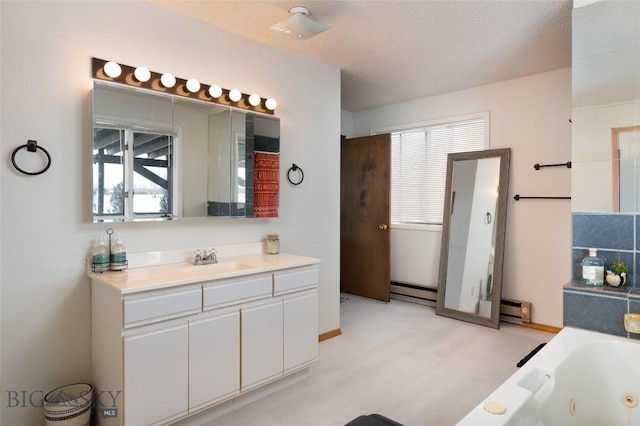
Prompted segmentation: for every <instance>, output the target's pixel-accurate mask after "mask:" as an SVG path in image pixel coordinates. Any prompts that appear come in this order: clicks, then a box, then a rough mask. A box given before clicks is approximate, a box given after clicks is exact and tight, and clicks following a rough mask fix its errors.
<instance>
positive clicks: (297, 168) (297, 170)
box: [287, 163, 304, 185]
mask: <svg viewBox="0 0 640 426" xmlns="http://www.w3.org/2000/svg"><path fill="white" fill-rule="evenodd" d="M291 172H299V175H300V177H299V180H298V181H297V182H294V181H292V180H291ZM287 180H288V181H289V183H290V184H291V185H300V184H301V183H302V181H303V180H304V172H303V171H302V169H301V168H300V167H298V166H296V164H295V163H294V164H293V165H292V166H291V167H289V171H287Z"/></svg>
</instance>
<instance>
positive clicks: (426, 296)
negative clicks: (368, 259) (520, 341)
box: [391, 281, 531, 324]
mask: <svg viewBox="0 0 640 426" xmlns="http://www.w3.org/2000/svg"><path fill="white" fill-rule="evenodd" d="M437 294H438V289H437V288H436V287H422V286H417V285H412V284H404V283H399V282H395V281H391V298H392V299H397V300H404V301H407V302H413V303H419V304H421V305H427V306H433V307H435V306H436V297H437ZM500 320H501V321H504V322H510V323H513V324H522V323H523V322H531V302H522V301H520V300H510V299H502V300H501V303H500Z"/></svg>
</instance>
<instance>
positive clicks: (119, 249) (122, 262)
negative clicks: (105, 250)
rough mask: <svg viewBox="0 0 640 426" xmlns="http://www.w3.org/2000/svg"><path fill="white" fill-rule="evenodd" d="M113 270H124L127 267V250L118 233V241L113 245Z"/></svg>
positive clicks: (111, 266) (111, 265)
mask: <svg viewBox="0 0 640 426" xmlns="http://www.w3.org/2000/svg"><path fill="white" fill-rule="evenodd" d="M110 269H111V270H112V271H123V270H125V269H127V251H126V249H125V248H124V245H123V244H122V239H121V238H120V235H118V239H116V243H115V244H114V245H113V246H112V247H111V264H110Z"/></svg>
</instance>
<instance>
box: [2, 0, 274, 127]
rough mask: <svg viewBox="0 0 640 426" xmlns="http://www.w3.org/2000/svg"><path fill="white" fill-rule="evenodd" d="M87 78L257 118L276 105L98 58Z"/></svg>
mask: <svg viewBox="0 0 640 426" xmlns="http://www.w3.org/2000/svg"><path fill="white" fill-rule="evenodd" d="M0 1H2V0H0ZM91 75H92V76H93V78H95V79H98V80H105V81H108V82H110V83H115V84H123V85H127V86H134V87H136V88H137V89H142V90H151V91H156V92H162V93H164V94H168V95H173V96H181V97H185V98H191V99H197V100H200V101H204V102H210V103H214V104H219V105H223V106H229V107H231V108H238V109H244V110H249V111H254V112H258V113H261V114H270V115H273V114H274V110H275V107H276V105H277V104H276V103H275V100H273V99H272V98H269V99H265V98H261V97H260V95H258V94H255V93H253V94H248V93H247V94H245V93H242V92H241V91H240V90H238V89H232V90H227V89H223V88H222V87H220V86H219V85H217V84H213V85H208V84H202V83H200V81H198V80H196V79H195V78H190V79H188V80H185V79H182V78H178V77H175V76H174V75H173V74H170V73H164V74H161V73H158V72H154V71H150V70H149V69H148V68H146V67H132V66H130V65H125V64H121V63H117V62H113V61H106V60H104V59H98V58H92V59H91Z"/></svg>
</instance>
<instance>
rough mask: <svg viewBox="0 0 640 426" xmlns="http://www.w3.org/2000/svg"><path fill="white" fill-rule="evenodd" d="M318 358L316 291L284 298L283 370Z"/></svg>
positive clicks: (298, 366) (306, 363)
mask: <svg viewBox="0 0 640 426" xmlns="http://www.w3.org/2000/svg"><path fill="white" fill-rule="evenodd" d="M317 358H318V293H317V292H313V293H304V294H301V295H292V296H289V297H286V298H285V300H284V371H285V372H287V371H288V370H291V369H295V368H300V367H303V366H305V365H309V364H311V363H313V362H315V361H316V360H317Z"/></svg>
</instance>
